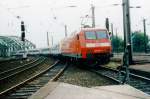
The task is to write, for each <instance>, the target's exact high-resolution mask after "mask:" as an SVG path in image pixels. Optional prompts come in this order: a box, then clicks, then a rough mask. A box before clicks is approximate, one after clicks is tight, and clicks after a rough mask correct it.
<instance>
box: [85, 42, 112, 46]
mask: <svg viewBox="0 0 150 99" xmlns="http://www.w3.org/2000/svg"><path fill="white" fill-rule="evenodd" d="M106 46H111V43H109V42H105V43H86V47H106Z"/></svg>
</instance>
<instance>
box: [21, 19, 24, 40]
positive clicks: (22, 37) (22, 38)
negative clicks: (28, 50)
mask: <svg viewBox="0 0 150 99" xmlns="http://www.w3.org/2000/svg"><path fill="white" fill-rule="evenodd" d="M21 40H22V41H25V26H24V22H23V21H21Z"/></svg>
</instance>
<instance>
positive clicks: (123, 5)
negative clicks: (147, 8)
mask: <svg viewBox="0 0 150 99" xmlns="http://www.w3.org/2000/svg"><path fill="white" fill-rule="evenodd" d="M125 7H126V6H125V0H122V9H123V11H122V12H123V33H124V52H125V48H126V42H127V40H126V37H127V36H126V26H125V23H126V19H125V18H126V17H125V15H126V13H125V12H126V11H125Z"/></svg>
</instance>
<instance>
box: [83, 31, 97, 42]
mask: <svg viewBox="0 0 150 99" xmlns="http://www.w3.org/2000/svg"><path fill="white" fill-rule="evenodd" d="M85 37H86V39H90V40H95V39H96V34H95V32H94V31H88V32H85Z"/></svg>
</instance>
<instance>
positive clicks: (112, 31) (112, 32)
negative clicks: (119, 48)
mask: <svg viewBox="0 0 150 99" xmlns="http://www.w3.org/2000/svg"><path fill="white" fill-rule="evenodd" d="M111 35H112V38H113V37H114V27H113V23H111Z"/></svg>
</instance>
